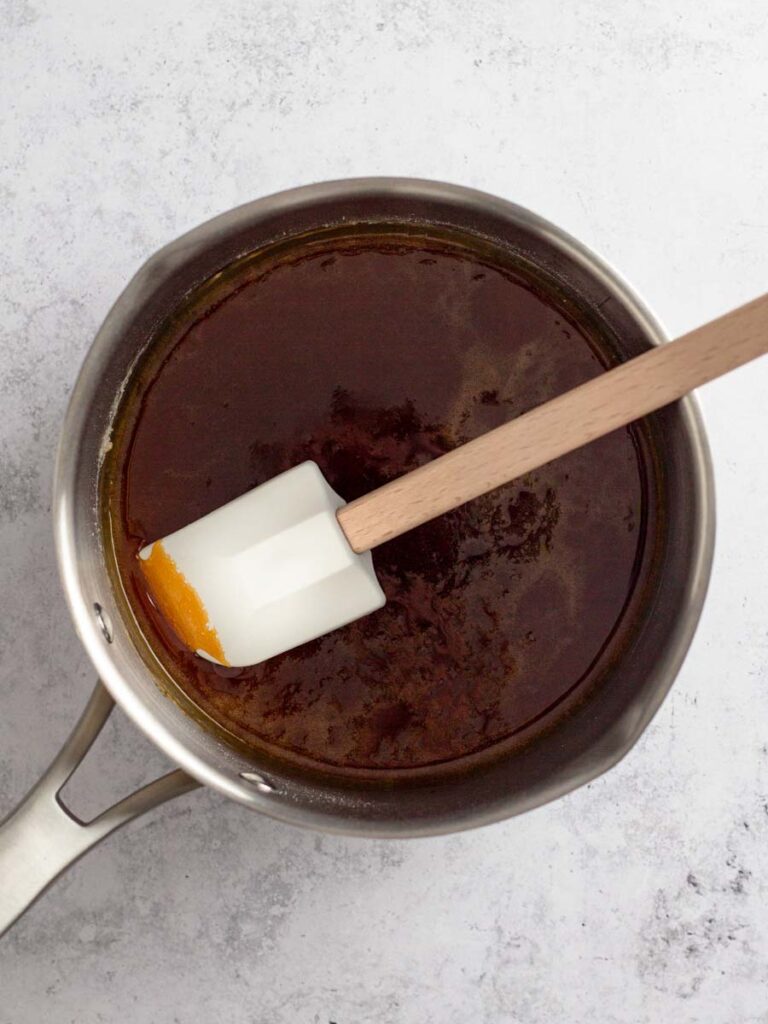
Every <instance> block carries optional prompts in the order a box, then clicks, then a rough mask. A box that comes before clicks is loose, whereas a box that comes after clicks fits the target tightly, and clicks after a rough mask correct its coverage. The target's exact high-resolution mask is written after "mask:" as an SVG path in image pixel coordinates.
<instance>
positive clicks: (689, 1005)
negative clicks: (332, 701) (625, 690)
mask: <svg viewBox="0 0 768 1024" xmlns="http://www.w3.org/2000/svg"><path fill="white" fill-rule="evenodd" d="M0 38H1V40H2V44H1V45H2V49H1V51H0V96H1V97H2V100H1V101H0V133H1V134H0V201H1V204H2V205H1V206H0V210H1V211H2V212H1V216H2V234H1V235H0V311H1V314H0V395H2V398H1V399H0V401H1V402H2V405H1V406H0V408H1V409H2V415H0V602H2V616H1V617H0V813H2V812H4V811H5V810H7V809H8V808H9V807H10V806H11V805H12V803H13V802H14V801H15V800H16V799H17V798H18V797H20V796H21V795H22V793H23V792H24V791H25V790H26V788H27V787H28V786H29V785H30V784H31V783H32V781H33V780H34V779H35V778H36V776H37V775H38V773H39V772H40V771H41V769H42V768H43V767H44V766H45V764H46V762H47V761H48V759H49V758H50V757H51V755H52V753H53V751H54V750H55V749H56V747H57V744H58V743H59V741H60V740H61V739H62V738H63V736H64V735H65V733H66V732H67V731H68V729H69V727H70V725H71V724H72V722H73V721H74V719H75V717H76V715H77V713H78V711H79V709H80V707H81V706H82V704H83V702H84V700H85V698H86V695H87V693H88V691H89V688H90V681H91V674H92V673H91V670H90V668H89V666H88V664H87V662H86V659H85V656H84V654H83V652H82V650H81V649H80V647H79V646H78V643H77V641H76V639H75V637H74V635H73V632H72V629H71V628H70V624H69V621H68V618H67V612H66V610H65V607H64V602H63V599H62V597H61V594H60V591H59V588H58V584H57V580H56V573H55V568H54V558H53V550H52V542H51V527H50V475H51V465H52V456H53V450H54V445H55V442H56V437H57V431H58V427H59V423H60V420H61V416H62V411H63V409H64V405H65V402H66V399H67V393H68V391H69V389H70V387H71V385H72V381H73V379H74V376H75V373H76V370H77V365H78V362H79V360H80V358H81V356H82V354H83V352H84V351H85V349H86V347H87V345H88V343H89V340H90V338H91V337H92V336H93V334H94V331H95V330H96V328H97V326H98V324H99V323H100V321H101V319H102V318H103V316H104V314H105V313H106V311H107V309H108V307H109V305H110V303H111V301H112V300H113V298H114V297H115V295H116V294H117V292H118V291H119V290H120V289H121V287H122V286H123V284H124V282H125V281H126V280H127V278H128V277H129V275H130V274H131V273H132V272H133V271H134V270H135V269H136V268H137V266H138V265H139V264H140V263H141V262H142V261H143V260H144V258H145V257H146V256H147V255H148V254H149V253H150V252H151V251H152V250H153V249H155V248H156V247H157V246H159V245H161V244H162V243H164V242H165V241H167V240H169V239H170V238H172V237H174V236H176V235H177V234H179V233H180V232H182V231H183V230H185V229H186V228H188V227H190V226H192V225H194V224H195V223H197V222H199V221H201V220H203V219H205V218H207V217H209V216H211V215H212V214H215V213H217V212H219V211H221V210H224V209H226V208H228V207H230V206H232V205H234V204H236V203H240V202H242V201H244V200H247V199H249V198H252V197H254V196H258V195H261V194H264V193H267V192H270V191H273V190H276V189H279V188H283V187H286V186H289V185H293V184H298V183H303V182H308V181H313V180H318V179H323V178H334V177H341V176H348V175H355V174H375V173H399V174H411V175H421V176H425V177H436V178H442V179H446V180H453V181H457V182H461V183H465V184H468V185H475V186H478V187H480V188H485V189H487V190H489V191H492V192H496V193H498V194H500V195H503V196H507V197H510V198H512V199H515V200H517V201H518V202H520V203H523V204H525V205H528V206H530V207H532V208H533V209H535V210H537V211H539V212H541V213H543V214H544V215H546V216H548V217H550V218H551V219H553V220H555V221H557V222H559V223H560V224H562V225H563V226H564V227H566V228H567V229H569V230H570V231H571V232H573V233H574V234H576V235H577V236H579V237H581V238H582V239H583V240H584V241H586V242H587V243H588V244H591V245H592V246H594V247H595V248H596V249H597V250H598V251H600V252H602V253H603V254H604V255H605V256H607V257H608V258H609V259H610V260H611V261H613V262H614V264H615V265H616V266H617V267H618V268H620V270H621V271H622V272H624V274H625V275H626V276H627V277H628V278H629V280H630V281H631V282H633V283H634V284H635V285H636V287H637V288H638V289H639V290H640V292H641V294H643V295H644V296H645V297H646V299H647V300H648V302H649V303H650V304H651V306H652V307H653V308H654V309H655V310H656V312H657V313H658V314H659V315H660V317H661V318H662V320H663V321H664V322H665V323H666V324H667V325H668V327H669V329H670V330H671V331H672V332H677V331H681V330H683V329H685V328H688V327H691V326H693V325H694V324H696V323H697V322H699V321H702V320H704V319H706V318H707V317H708V316H710V315H715V314H717V313H719V312H721V311H724V310H725V309H726V308H728V307H729V306H730V305H732V304H736V303H738V302H739V301H742V300H746V299H747V298H750V297H752V296H753V295H755V294H757V293H758V292H761V291H764V290H765V289H766V286H768V190H767V189H766V187H765V185H766V157H767V156H768V136H767V134H766V130H767V129H768V70H767V69H768V25H767V23H766V16H765V4H764V0H731V2H729V3H725V2H720V3H718V4H701V3H699V2H698V0H645V2H640V0H632V2H616V0H580V2H579V3H571V4H568V3H560V2H556V0H517V2H514V3H510V2H504V0H484V2H482V3H478V2H476V0H472V2H469V0H439V2H435V3H429V2H427V0H422V2H408V0H403V2H387V0H378V2H373V0H368V2H366V0H358V2H355V0H332V2H324V0H321V2H310V0H305V2H297V0H282V2H281V0H275V2H247V0H228V2H227V3H220V2H218V0H196V2H190V0H164V2H163V3H157V2H156V0H127V2H124V3H122V4H114V3H105V2H104V0H68V2H67V3H61V2H57V0H5V2H3V3H1V4H0ZM766 396H768V361H767V362H766V364H764V365H758V366H754V367H752V368H750V369H747V370H742V371H739V372H738V373H737V374H735V375H733V376H732V378H730V379H728V380H726V381H723V382H721V383H718V384H716V385H713V386H711V387H710V388H709V390H707V391H706V393H705V394H704V395H703V396H702V402H703V406H704V411H705V415H706V421H707V425H708V428H709V431H710V437H711V442H712V447H713V452H714V458H715V464H716V471H717V483H718V491H719V533H718V547H717V558H716V565H715V571H714V577H713V582H712V587H711V592H710V597H709V601H708V604H707V608H706V612H705V615H704V618H703V621H702V625H701V628H700V631H699V634H698V636H697V639H696V641H695V644H694V647H693V649H692V651H691V654H690V657H689V658H688V661H687V663H686V665H685V667H684V670H683V672H682V673H681V675H680V678H679V681H678V683H677V685H676V687H675V689H674V692H673V694H672V696H671V698H670V699H669V700H668V701H667V703H666V705H665V706H664V708H663V709H662V711H661V712H660V714H659V715H658V717H657V718H656V720H655V721H654V723H653V724H652V727H651V728H650V730H649V731H648V733H647V734H646V736H645V737H644V739H643V740H642V742H641V743H640V744H639V745H638V747H636V749H635V750H634V751H633V752H632V754H631V755H630V756H629V757H628V758H627V759H626V760H625V761H624V762H623V763H622V764H621V765H620V766H619V767H618V768H617V769H616V770H614V771H613V772H611V773H609V774H608V775H607V776H604V777H603V778H601V779H600V780H598V781H597V782H595V783H594V784H592V785H591V786H590V787H588V788H586V789H583V790H581V791H579V792H577V793H575V794H573V795H572V796H570V797H569V798H567V799H565V800H562V801H560V802H559V803H556V804H554V805H552V806H549V807H545V808H543V809H541V810H539V811H536V812H534V813H532V814H529V815H527V816H526V817H523V818H520V819H518V820H515V821H510V822H508V823H506V824H502V825H497V826H495V827H492V828H488V829H485V830H482V831H479V832H476V833H471V834H464V835H461V836H456V837H450V838H445V839H436V840H425V841H417V842H410V843H406V844H399V843H394V842H376V843H370V842H364V841H361V840H348V839H342V838H329V837H325V838H324V837H321V836H317V835H312V834H308V833H303V832H299V831H295V830H293V829H291V828H288V827H284V826H280V825H277V824H275V823H272V822H270V821H267V820H261V819H259V818H258V817H256V816H254V815H251V814H249V813H248V812H247V811H246V810H244V809H242V808H240V807H238V806H235V805H233V804H231V803H227V802H225V801H224V800H223V799H220V798H219V797H217V796H216V795H213V794H210V793H202V792H200V793H197V794H194V795H190V796H188V797H186V798H184V799H182V800H180V801H178V802H177V803H176V804H175V805H173V804H172V805H169V806H167V807H166V808H165V809H162V810H160V811H158V812H155V813H154V814H152V815H151V816H149V817H148V818H146V819H145V820H143V821H141V822H139V823H136V824H134V825H132V826H129V827H128V828H127V829H126V830H125V831H124V832H123V833H122V834H119V835H117V836H115V837H113V838H112V839H111V840H109V841H108V842H107V843H105V844H104V845H103V846H102V847H101V848H99V849H97V850H96V851H94V852H93V853H91V854H90V855H88V856H87V857H86V859H85V860H84V861H82V862H81V863H80V864H79V865H77V866H76V867H75V868H74V869H73V870H72V871H71V872H70V873H69V874H68V875H67V876H66V877H65V878H64V879H63V880H62V881H61V882H60V883H59V884H58V885H57V886H56V887H55V888H54V889H53V890H51V892H50V893H49V894H48V895H47V896H46V897H45V898H44V899H43V900H41V901H40V902H39V903H38V904H37V905H36V907H35V908H34V909H33V910H32V911H31V912H30V913H29V914H28V915H27V916H26V917H25V918H24V919H23V920H22V921H20V922H19V924H18V925H17V927H16V928H15V929H14V930H13V932H11V933H10V934H9V935H8V936H7V937H6V939H5V940H4V941H3V942H2V943H0V1022H2V1024H39V1022H40V1021H42V1020H51V1021H56V1022H70V1021H72V1022H77V1024H96V1022H123V1021H131V1022H137V1024H155V1022H183V1024H187V1022H190V1024H192V1022H199V1021H205V1022H209V1021H210V1022H214V1021H227V1022H228V1024H329V1022H336V1024H362V1022H377V1024H465V1022H469V1021H471V1022H473V1024H474V1022H477V1024H495V1022H515V1024H553V1022H561V1021H562V1022H567V1024H582V1022H583V1024H587V1022H589V1024H592V1022H594V1021H599V1022H601V1024H619V1022H621V1024H625V1022H626V1024H630V1022H631V1024H643V1022H647V1024H651V1022H653V1024H656V1022H659V1021H669V1020H673V1019H674V1020H676V1021H677V1022H679V1024H684V1022H702V1024H747V1022H758V1021H760V1022H765V1021H768V913H766V896H768V536H767V534H766V519H767V518H768V462H766V457H765V447H766V445H765V438H766V429H767V428H768V402H767V400H766ZM162 767H163V759H162V758H161V757H160V755H159V754H158V753H156V752H155V751H154V749H153V748H151V747H150V745H149V744H148V743H147V742H145V741H144V740H143V739H142V738H141V737H140V736H139V735H138V734H137V732H136V731H135V730H134V729H133V727H131V726H129V725H128V724H127V722H126V721H125V720H124V719H122V718H121V717H120V716H119V715H116V716H114V720H113V722H112V723H111V724H110V725H109V726H108V728H107V731H106V742H101V745H100V748H99V750H98V751H97V752H96V757H95V761H94V763H92V764H91V765H90V766H89V767H88V768H87V769H86V772H85V777H84V779H83V781H81V782H80V783H79V784H78V787H77V788H78V794H77V795H78V796H79V800H80V806H82V805H83V804H85V805H86V806H87V807H97V806H98V805H99V803H100V802H102V801H105V800H106V799H108V797H109V796H110V795H113V794H115V793H116V792H118V791H126V790H127V789H128V788H129V787H131V786H134V785H136V784H138V783H139V782H141V781H143V780H146V779H148V778H150V777H151V776H152V775H154V774H155V773H157V772H158V771H160V770H161V769H162ZM113 770H114V775H115V776H116V777H117V778H118V779H120V780H121V781H120V782H119V783H113V782H112V781H110V777H111V776H112V775H113Z"/></svg>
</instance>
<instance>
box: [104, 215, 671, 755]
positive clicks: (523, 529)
mask: <svg viewBox="0 0 768 1024" xmlns="http://www.w3.org/2000/svg"><path fill="white" fill-rule="evenodd" d="M584 323H585V321H584V320H583V319H582V318H580V315H579V313H578V311H577V309H576V308H575V307H574V306H573V305H572V304H569V303H568V301H567V300H566V299H565V298H563V297H562V296H560V297H554V293H551V292H550V293H548V292H547V290H546V289H544V288H543V287H542V285H541V284H537V283H535V282H533V281H532V280H531V279H527V276H526V273H525V271H524V270H523V269H521V268H519V267H517V268H514V267H511V266H510V265H506V266H505V265H503V264H502V263H501V262H498V263H494V261H492V260H490V259H489V258H488V256H487V254H486V255H485V256H483V257H482V258H481V257H480V256H478V255H475V254H473V253H472V252H471V251H469V250H467V249H464V248H463V247H462V246H461V245H459V243H458V242H457V241H449V240H447V239H440V238H438V237H435V238H425V237H414V236H412V235H411V236H409V235H406V234H402V235H395V234H389V235H382V236H378V237H377V236H368V237H363V236H358V237H356V238H346V239H344V238H335V239H332V238H329V239H326V240H325V241H314V242H308V241H305V242H302V243H301V245H297V246H296V247H294V248H293V249H290V248H289V249H288V251H283V252H282V253H280V254H277V255H273V256H269V255H266V256H261V257H259V258H258V259H254V260H247V261H245V262H243V263H242V264H241V265H239V266H238V267H237V268H235V269H233V270H232V271H231V272H228V273H225V274H224V275H223V276H222V277H221V278H220V279H219V280H218V281H216V282H214V283H212V284H209V285H208V286H207V287H206V288H204V289H203V291H202V292H201V293H200V294H199V295H197V296H195V297H193V299H192V301H191V303H190V304H189V305H188V306H187V307H186V308H185V310H184V311H181V312H180V313H179V315H177V316H176V317H175V318H174V320H173V321H172V322H171V323H170V324H168V325H166V327H165V328H164V329H163V330H162V331H161V332H160V333H159V334H158V336H157V338H156V339H155V341H154V343H153V345H152V347H151V351H150V354H149V355H148V357H147V358H146V360H145V365H144V367H143V368H142V369H140V371H139V372H138V374H137V376H136V380H135V382H134V384H133V386H132V387H131V388H129V390H128V397H127V399H126V401H125V403H124V409H123V411H122V412H121V421H120V424H119V426H118V429H117V431H116V433H115V439H116V440H115V447H114V450H113V452H112V453H111V455H110V458H109V460H108V461H107V463H106V468H105V473H106V487H107V492H108V494H109V500H110V508H111V518H112V532H113V535H114V543H115V553H116V559H117V565H118V568H119V572H120V575H121V578H122V580H123V584H124V586H125V590H126V593H127V594H128V596H129V599H130V601H131V604H132V605H133V607H134V610H135V612H136V615H137V617H138V619H139V622H140V623H141V625H142V628H143V630H144V632H145V634H146V636H147V637H148V639H149V641H150V643H151V645H152V646H153V648H154V649H155V651H156V653H157V655H158V657H159V658H160V660H161V661H162V662H163V664H164V665H165V667H166V669H167V670H168V672H169V673H170V675H171V676H172V677H173V679H174V680H175V681H176V683H177V684H178V685H179V686H180V687H181V688H182V689H183V690H184V691H185V692H186V693H187V694H188V695H189V696H190V697H191V698H192V699H193V701H194V702H195V704H196V705H197V706H198V707H199V708H201V709H203V710H204V711H205V712H206V713H207V714H208V715H209V716H210V717H211V718H213V719H214V720H215V721H216V722H217V723H219V725H220V726H222V727H223V728H224V729H226V730H227V732H229V733H230V734H232V735H233V736H235V737H237V738H238V739H239V740H240V741H245V742H246V743H249V744H253V745H255V746H258V747H261V748H267V749H269V750H271V751H272V752H273V753H274V752H275V751H277V752H278V754H279V756H282V757H289V758H290V757H299V758H303V759H308V760H309V761H311V762H314V763H317V764H320V765H325V766H333V767H334V768H336V769H341V770H344V769H347V770H352V769H367V770H379V771H387V770H389V771H391V770H396V769H405V768H416V767H420V766H426V765H434V764H436V763H444V762H449V761H452V760H454V759H457V758H462V757H465V756H467V755H469V754H473V753H475V752H477V751H480V750H484V749H487V748H489V747H491V746H492V745H494V744H498V743H500V742H502V741H504V740H508V739H509V737H512V736H525V735H527V734H528V733H530V732H531V730H536V729H540V728H544V727H546V725H547V724H548V723H549V722H551V720H552V719H553V718H554V717H556V716H557V715H558V714H562V713H565V709H566V707H567V703H568V702H567V701H566V700H565V698H566V696H568V699H569V700H571V699H573V695H574V694H575V693H578V692H580V691H581V689H584V688H587V687H588V686H589V685H590V683H591V682H593V681H594V680H595V679H596V678H597V676H598V675H599V673H600V672H601V670H602V668H603V667H604V665H605V664H607V663H608V662H609V661H610V659H611V657H612V656H613V655H614V653H615V652H612V644H613V643H614V639H615V635H616V630H617V626H618V625H619V622H620V620H621V618H622V615H623V613H624V609H625V606H626V603H627V600H628V596H629V594H630V592H631V590H632V587H633V584H634V581H635V580H636V579H637V577H638V573H640V572H641V571H642V567H643V564H644V561H645V559H646V556H645V555H644V554H643V552H644V550H647V549H648V545H647V544H646V543H645V541H646V539H647V536H648V533H649V531H651V530H652V529H653V528H654V522H655V512H654V510H653V508H652V507H651V505H652V502H651V501H650V499H649V495H648V488H647V487H646V485H645V482H644V481H645V478H646V472H647V470H646V466H645V461H646V457H645V455H644V454H643V453H644V451H645V450H646V449H645V448H644V445H645V444H646V442H645V441H644V440H643V438H642V437H641V434H640V432H639V431H629V430H621V431H617V432H616V433H614V434H612V435H610V436H609V437H606V438H603V439H602V440H600V441H598V442H596V443H594V444H592V445H590V446H589V447H588V448H586V449H583V450H581V451H577V452H575V453H573V454H572V455H569V456H567V457H565V458H562V459H559V460H558V461H557V462H555V463H554V464H552V465H549V466H547V467H545V468H543V469H541V470H539V471H537V472H535V473H532V474H530V475H529V476H527V477H525V478H524V479H522V480H518V481H516V482H515V483H513V484H510V485H509V486H506V487H504V488H501V489H500V490H498V491H497V492H495V493H493V494H491V495H488V496H486V497H484V498H481V499H479V500H477V501H475V502H472V503H471V504H469V505H467V506H465V507H464V508H461V509H459V510H457V511H455V512H452V513H450V514H448V515H445V516H443V517H441V518H440V519H438V520H436V521H434V522H432V523H429V524H427V525H425V526H423V527H421V528H420V529H418V530H414V531H413V532H412V533H410V534H408V535H406V536H404V537H401V538H399V539H397V540H395V541H392V542H390V543H388V544H386V545H384V546H382V547H381V548H380V549H378V550H377V551H376V552H375V553H374V560H375V564H376V568H377V571H378V574H379V578H380V580H381V583H382V585H383V587H384V590H385V591H386V594H387V599H388V603H387V606H386V607H385V608H384V609H383V610H382V611H380V612H377V613H375V614H374V615H371V616H369V617H368V618H366V619H364V620H361V621H359V622H356V623H354V624H352V625H350V626H347V627H345V628H344V629H341V630H338V631H336V632H335V633H333V634H331V635H329V636H326V637H323V638H321V639H319V640H316V641H313V642H312V643H310V644H306V645H305V646H303V647H301V648H299V649H298V650H295V651H293V652H290V653H288V654H285V655H283V656H281V657H279V658H275V659H274V660H272V661H270V662H269V663H267V664H264V665H260V666H257V667H255V668H250V669H245V670H226V669H219V668H216V667H214V666H213V665H211V664H209V663H207V662H205V661H202V660H200V659H199V658H197V657H195V656H194V655H192V654H191V653H189V652H188V651H186V650H185V649H184V648H183V646H182V645H180V644H179V642H178V641H177V640H176V639H175V637H174V636H173V633H172V631H171V630H170V628H169V627H168V625H167V624H166V623H164V622H162V621H161V620H160V619H159V617H158V616H157V613H156V612H155V611H154V610H153V608H152V607H151V605H150V604H149V602H148V600H147V597H146V593H145V591H144V585H143V582H142V578H141V575H140V573H139V572H138V569H137V565H136V560H135V556H136V552H137V551H138V549H139V548H140V547H141V546H142V545H143V544H144V543H145V542H147V541H150V540H154V539H156V538H158V537H161V536H163V535H165V534H167V533H169V532H171V531H173V530H176V529H178V528H179V527H181V526H183V525H185V524H186V523H188V522H190V521H192V520H194V519H197V518H198V517H199V516H202V515H204V514H205V513H207V512H209V511H211V510H212V509H214V508H216V507H218V506H219V505H221V504H223V503H224V502H227V501H229V500H231V499H232V498H234V497H236V496H237V495H239V494H242V493H243V492H244V491H247V490H248V489H249V488H252V487H255V486H256V485H257V484H260V483H262V482H263V481H265V480H267V479H269V478H270V477H272V476H274V475H275V474H276V473H279V472H281V471H282V470H285V469H288V468H289V467H291V466H294V465H296V464H297V463H298V462H301V461H302V460H304V459H314V460H315V461H316V462H317V463H318V464H319V465H320V467H321V469H322V470H323V472H324V474H325V475H326V477H327V479H328V480H329V482H330V483H331V485H332V486H333V487H334V488H335V489H336V490H337V491H338V492H339V493H340V494H341V495H342V496H343V497H345V498H346V499H348V500H349V499H352V498H355V497H357V496H358V495H360V494H363V493H365V492H366V491H368V490H370V489H372V488H374V487H377V486H379V485H380V484H382V483H384V482H385V481H387V480H390V479H392V478H393V477H395V476H398V475H399V474H401V473H403V472H405V471H407V470H409V469H412V468H414V467H415V466H418V465H420V464H421V463H423V462H425V461H427V460H429V459H432V458H435V457H436V456H438V455H440V454H441V453H442V452H445V451H448V450H450V449H451V448H453V447H454V446H455V445H457V444H460V443H462V442H463V441H466V440H469V439H471V438H473V437H476V436H477V435H478V434H480V433H482V432H484V431H486V430H488V429H490V428H491V427H494V426H497V425H498V424H500V423H502V422H504V421H506V420H508V419H510V418H512V417H513V416H517V415H519V414H520V413H523V412H525V411H526V410H528V409H530V408H532V407H533V406H536V405H538V404H539V403H541V402H543V401H545V400H546V399H548V398H551V397H553V396H555V395H557V394H559V393H560V392H563V391H565V390H567V389H568V388H572V387H574V386H575V385H577V384H579V383H581V382H582V381H585V380H587V379H589V378H591V377H594V376H595V375H596V374H598V373H600V372H601V371H602V369H603V368H604V366H605V364H606V362H607V361H608V360H610V359H611V358H612V357H611V353H610V348H609V347H606V345H605V343H604V342H601V341H599V340H598V339H596V338H595V337H594V336H592V334H593V331H592V329H591V328H587V327H585V326H584ZM612 638H614V639H612Z"/></svg>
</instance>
